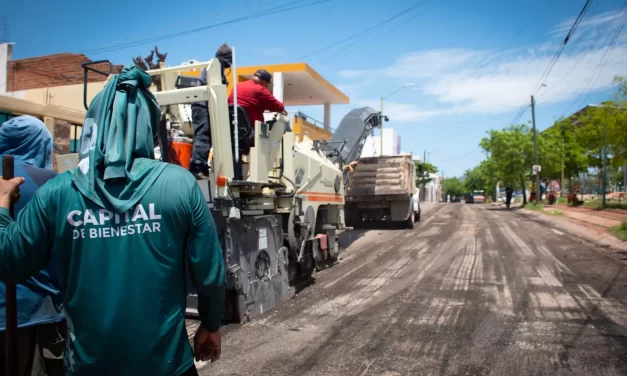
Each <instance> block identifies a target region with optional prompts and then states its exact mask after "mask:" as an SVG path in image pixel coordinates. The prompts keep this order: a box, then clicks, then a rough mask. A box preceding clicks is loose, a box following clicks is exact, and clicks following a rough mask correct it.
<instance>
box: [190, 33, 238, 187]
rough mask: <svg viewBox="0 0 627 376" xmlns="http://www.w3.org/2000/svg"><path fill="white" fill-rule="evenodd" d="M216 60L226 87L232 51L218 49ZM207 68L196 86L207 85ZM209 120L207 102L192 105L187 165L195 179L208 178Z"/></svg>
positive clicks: (226, 47) (223, 48) (223, 46)
mask: <svg viewBox="0 0 627 376" xmlns="http://www.w3.org/2000/svg"><path fill="white" fill-rule="evenodd" d="M215 57H216V59H218V60H219V61H220V64H221V65H222V83H223V84H224V85H228V84H229V81H228V80H227V79H226V75H225V74H224V69H226V68H229V69H230V68H231V64H233V49H232V48H231V47H230V46H229V45H228V44H226V43H224V44H223V45H221V46H220V48H218V51H217V52H216V56H215ZM206 77H207V68H203V69H202V70H201V71H200V76H199V77H198V86H204V85H207V78H206ZM210 124H211V123H210V119H209V104H208V103H207V102H194V103H192V126H193V127H194V143H193V148H192V159H191V161H190V164H189V171H190V172H191V173H192V174H194V176H196V177H197V178H204V177H208V176H209V165H208V164H207V159H208V158H209V150H210V149H211V127H210Z"/></svg>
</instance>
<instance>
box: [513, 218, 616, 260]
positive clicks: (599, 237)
mask: <svg viewBox="0 0 627 376" xmlns="http://www.w3.org/2000/svg"><path fill="white" fill-rule="evenodd" d="M512 211H513V212H515V213H516V214H517V215H519V216H521V217H523V218H526V219H529V220H533V221H536V222H539V223H542V224H543V225H546V226H547V227H550V228H552V229H554V230H556V231H558V232H562V233H564V234H565V235H567V236H569V237H571V238H572V239H574V240H577V241H579V242H580V243H584V244H585V243H588V245H591V246H593V247H594V248H600V249H602V250H603V251H604V253H607V254H609V255H610V256H612V257H614V258H616V259H618V260H620V261H621V262H622V263H623V264H625V265H627V242H624V241H621V240H620V239H618V238H616V237H615V236H613V235H612V234H609V233H607V232H603V231H595V230H593V229H590V228H589V227H586V226H584V225H582V224H577V223H574V221H571V220H569V219H568V218H567V217H557V216H549V215H547V214H545V213H540V212H536V211H532V210H527V209H523V208H516V209H513V210H512Z"/></svg>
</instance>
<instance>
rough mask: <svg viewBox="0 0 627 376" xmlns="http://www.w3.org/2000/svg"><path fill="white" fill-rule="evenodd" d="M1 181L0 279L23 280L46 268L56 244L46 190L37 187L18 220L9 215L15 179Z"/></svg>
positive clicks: (15, 185)
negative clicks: (51, 226)
mask: <svg viewBox="0 0 627 376" xmlns="http://www.w3.org/2000/svg"><path fill="white" fill-rule="evenodd" d="M17 179H22V178H15V179H13V180H10V181H6V180H2V183H1V186H0V280H2V281H22V280H25V279H27V278H28V277H30V276H32V275H34V274H36V273H37V272H38V271H39V270H41V269H43V268H44V267H45V266H46V265H47V264H48V262H49V260H50V251H51V249H52V247H53V241H52V238H53V237H52V231H51V229H50V220H49V218H48V215H47V214H46V206H45V202H44V198H45V197H44V195H46V192H45V189H42V190H38V191H37V193H35V197H33V198H32V199H31V200H30V202H29V203H28V204H27V205H26V207H24V209H22V210H21V211H20V214H19V215H18V218H17V221H13V218H11V215H10V214H9V201H10V200H9V197H11V195H12V194H13V193H12V192H14V191H12V192H7V187H9V185H11V182H14V183H13V185H12V187H13V186H14V187H17V185H19V184H21V182H23V179H22V180H21V182H20V183H19V184H18V183H16V182H17V181H18V180H17Z"/></svg>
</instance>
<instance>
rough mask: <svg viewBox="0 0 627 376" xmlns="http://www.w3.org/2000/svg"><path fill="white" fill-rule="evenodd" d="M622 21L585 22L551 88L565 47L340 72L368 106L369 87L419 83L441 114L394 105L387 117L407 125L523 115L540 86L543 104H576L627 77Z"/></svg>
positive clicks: (455, 55)
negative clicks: (466, 116) (444, 118)
mask: <svg viewBox="0 0 627 376" xmlns="http://www.w3.org/2000/svg"><path fill="white" fill-rule="evenodd" d="M619 15H623V13H619V12H618V11H616V12H607V13H602V14H599V15H597V16H593V17H591V18H588V19H585V21H582V22H581V24H580V26H579V29H578V35H577V38H575V39H573V40H571V41H570V42H569V44H568V45H567V47H566V49H565V50H564V52H563V53H562V55H561V57H560V59H559V60H558V62H557V64H555V66H554V67H553V69H552V71H551V73H550V75H549V77H548V78H547V79H546V80H544V82H540V79H541V77H542V76H543V74H544V72H545V70H546V68H547V66H548V65H549V63H550V61H551V60H552V59H553V56H554V54H555V52H556V51H557V49H558V47H559V43H560V42H561V41H557V42H556V41H549V42H546V43H542V44H539V45H537V46H534V47H531V48H519V49H514V50H509V51H502V52H499V51H496V52H495V51H485V50H471V49H433V50H426V51H419V52H414V53H411V54H407V55H404V56H401V57H399V58H398V59H397V60H396V62H395V63H394V64H392V65H391V66H389V67H382V68H377V69H371V70H362V71H359V70H348V71H343V72H340V76H341V77H343V78H346V79H351V80H352V81H351V83H350V84H349V85H345V90H347V91H348V90H354V91H353V92H354V93H357V94H358V96H360V97H362V98H363V93H365V92H368V91H367V90H365V89H364V87H365V86H368V85H370V86H372V85H374V84H377V83H380V82H382V81H398V82H415V83H416V84H417V87H418V88H419V92H420V93H421V99H420V101H419V102H418V103H434V105H433V106H434V108H425V107H424V106H418V105H415V104H398V103H397V104H394V103H389V104H388V103H387V102H386V108H387V111H385V112H386V113H388V114H389V115H390V117H391V118H392V117H393V118H394V121H399V122H418V121H423V120H425V119H428V118H430V117H433V116H438V115H443V114H447V113H505V112H510V111H515V110H517V109H519V108H520V107H521V106H522V105H523V104H524V103H526V102H528V101H529V95H530V94H531V93H532V92H533V91H534V89H535V88H536V85H538V84H546V87H541V88H540V89H539V90H538V91H537V93H535V94H536V96H537V98H538V102H540V101H541V102H542V103H559V102H568V101H573V100H574V99H575V98H576V97H578V96H580V95H583V94H585V93H586V92H588V91H598V90H603V89H608V88H610V87H611V86H612V79H613V77H614V76H616V75H624V74H626V73H627V64H626V63H627V38H620V39H618V40H617V42H616V44H615V46H614V48H613V49H611V51H610V50H609V47H608V46H609V45H610V43H611V40H612V38H614V37H615V35H616V34H617V33H618V30H619V27H620V24H621V22H622V21H623V19H618V18H617V17H618V16H619ZM569 22H570V24H572V20H571V21H565V22H563V23H561V24H559V25H557V26H556V27H555V28H554V31H552V32H553V33H558V32H560V30H563V29H564V28H566V25H569ZM567 31H568V30H566V31H565V32H567ZM565 32H564V33H563V34H564V35H565ZM604 59H606V60H604ZM602 61H605V63H602ZM602 65H603V69H602V71H601V66H602ZM597 76H598V78H597ZM373 77H376V80H373V79H372V78H373ZM359 79H360V80H361V81H360V80H359ZM378 91H380V90H378V89H377V92H378ZM352 102H353V103H358V104H365V105H371V106H372V107H374V108H378V105H379V104H378V101H377V100H368V99H367V98H364V99H363V100H359V99H353V100H352Z"/></svg>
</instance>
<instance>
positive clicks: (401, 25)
mask: <svg viewBox="0 0 627 376" xmlns="http://www.w3.org/2000/svg"><path fill="white" fill-rule="evenodd" d="M429 2H431V0H426V1H425V2H423V3H422V4H420V5H419V6H423V5H426V4H427V3H429ZM414 10H415V9H414ZM424 15H425V13H418V14H416V15H414V16H413V17H410V18H409V19H407V20H405V21H404V22H401V23H400V24H398V25H397V26H394V27H393V28H391V29H389V30H387V31H386V32H384V33H382V34H380V36H385V35H388V34H390V33H391V32H393V31H395V30H397V29H399V28H401V27H403V26H405V25H407V24H408V23H410V22H412V21H414V20H415V19H417V18H418V17H420V16H424ZM364 39H365V38H364ZM357 43H358V42H357V41H355V42H353V43H350V44H349V45H347V46H346V47H344V48H342V49H341V50H339V51H338V52H337V53H335V56H333V57H332V58H330V59H328V60H327V63H328V62H331V61H334V60H337V59H338V58H340V57H342V56H345V55H342V52H345V51H347V50H348V51H349V52H355V51H356V50H359V49H361V48H363V47H366V46H368V45H371V44H374V43H376V42H370V43H362V44H360V45H357V46H356V44H357ZM351 47H356V48H352V49H351Z"/></svg>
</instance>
